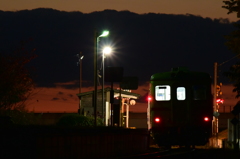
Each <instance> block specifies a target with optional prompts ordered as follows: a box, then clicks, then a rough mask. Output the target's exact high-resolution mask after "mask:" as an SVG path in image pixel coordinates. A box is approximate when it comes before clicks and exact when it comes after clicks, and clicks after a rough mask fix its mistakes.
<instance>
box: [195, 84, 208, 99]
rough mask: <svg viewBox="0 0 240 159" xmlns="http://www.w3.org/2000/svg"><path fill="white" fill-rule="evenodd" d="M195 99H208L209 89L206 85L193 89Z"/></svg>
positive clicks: (196, 86)
mask: <svg viewBox="0 0 240 159" xmlns="http://www.w3.org/2000/svg"><path fill="white" fill-rule="evenodd" d="M192 88H193V99H194V100H205V99H206V98H207V94H206V92H207V89H206V86H204V85H194V86H193V87H192Z"/></svg>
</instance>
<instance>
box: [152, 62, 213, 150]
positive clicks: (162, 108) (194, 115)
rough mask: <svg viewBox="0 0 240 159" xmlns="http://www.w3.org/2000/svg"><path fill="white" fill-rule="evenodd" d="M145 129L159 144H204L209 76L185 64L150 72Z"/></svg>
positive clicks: (207, 126) (208, 118) (210, 113)
mask: <svg viewBox="0 0 240 159" xmlns="http://www.w3.org/2000/svg"><path fill="white" fill-rule="evenodd" d="M148 98H149V100H148V111H147V114H148V115H147V116H148V129H149V130H150V132H151V135H152V137H153V138H154V140H155V142H156V143H157V144H158V145H159V146H165V147H171V146H175V145H179V146H187V147H190V146H194V147H195V145H205V144H206V143H207V142H208V140H209V137H210V136H211V134H212V120H213V96H212V91H211V77H210V75H209V74H207V73H204V72H192V71H189V70H188V69H187V68H185V67H178V68H173V69H172V70H171V72H162V73H156V74H154V75H152V76H151V79H150V90H149V97H148Z"/></svg>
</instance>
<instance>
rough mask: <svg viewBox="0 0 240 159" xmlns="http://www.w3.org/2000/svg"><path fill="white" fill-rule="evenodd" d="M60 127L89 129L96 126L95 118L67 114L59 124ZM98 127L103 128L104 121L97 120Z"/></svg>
mask: <svg viewBox="0 0 240 159" xmlns="http://www.w3.org/2000/svg"><path fill="white" fill-rule="evenodd" d="M57 125H58V126H81V127H89V126H94V118H93V117H88V116H83V115H79V114H66V115H63V116H62V117H61V118H60V119H59V121H58V122H57ZM97 125H98V126H102V125H103V123H102V120H101V119H99V118H97Z"/></svg>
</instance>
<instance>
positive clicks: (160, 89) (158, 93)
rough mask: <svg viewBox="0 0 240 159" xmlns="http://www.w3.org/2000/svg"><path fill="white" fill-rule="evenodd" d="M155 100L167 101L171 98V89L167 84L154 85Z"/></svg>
mask: <svg viewBox="0 0 240 159" xmlns="http://www.w3.org/2000/svg"><path fill="white" fill-rule="evenodd" d="M155 99H156V101H168V100H170V99H171V89H170V86H169V85H158V86H155Z"/></svg>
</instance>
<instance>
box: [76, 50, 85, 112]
mask: <svg viewBox="0 0 240 159" xmlns="http://www.w3.org/2000/svg"><path fill="white" fill-rule="evenodd" d="M77 57H78V58H79V59H78V60H79V61H78V64H79V94H80V93H82V59H83V57H84V56H83V55H82V52H80V53H79V54H77ZM80 109H81V96H79V109H78V114H79V115H80V114H81V112H80Z"/></svg>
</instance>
